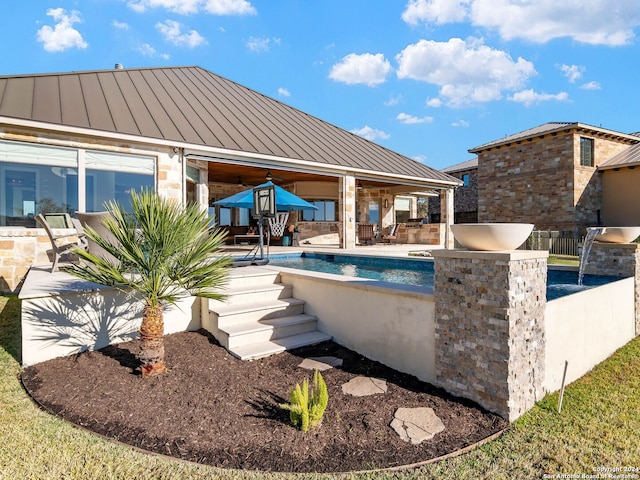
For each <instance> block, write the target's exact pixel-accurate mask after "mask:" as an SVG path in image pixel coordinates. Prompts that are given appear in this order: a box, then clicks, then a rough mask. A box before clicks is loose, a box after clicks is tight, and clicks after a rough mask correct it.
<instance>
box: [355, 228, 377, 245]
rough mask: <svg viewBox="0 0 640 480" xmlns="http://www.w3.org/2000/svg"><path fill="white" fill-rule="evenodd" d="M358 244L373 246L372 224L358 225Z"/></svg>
mask: <svg viewBox="0 0 640 480" xmlns="http://www.w3.org/2000/svg"><path fill="white" fill-rule="evenodd" d="M358 242H359V243H360V245H373V243H374V232H373V224H372V223H359V224H358Z"/></svg>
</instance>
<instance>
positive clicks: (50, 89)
mask: <svg viewBox="0 0 640 480" xmlns="http://www.w3.org/2000/svg"><path fill="white" fill-rule="evenodd" d="M60 109H61V102H60V85H59V77H55V76H53V75H51V76H46V77H38V78H36V79H35V83H34V88H33V119H34V120H38V121H41V122H48V123H61V122H62V118H63V117H62V112H61V110H60Z"/></svg>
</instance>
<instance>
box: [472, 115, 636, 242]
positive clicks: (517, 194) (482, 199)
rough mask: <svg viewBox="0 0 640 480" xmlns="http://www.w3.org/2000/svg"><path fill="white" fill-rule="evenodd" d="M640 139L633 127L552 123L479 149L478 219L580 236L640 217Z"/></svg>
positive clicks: (476, 148) (475, 151) (477, 149)
mask: <svg viewBox="0 0 640 480" xmlns="http://www.w3.org/2000/svg"><path fill="white" fill-rule="evenodd" d="M639 142H640V138H639V137H638V136H636V135H632V134H625V133H620V132H616V131H613V130H607V129H604V128H600V127H594V126H591V125H585V124H583V123H577V122H575V123H556V122H551V123H545V124H544V125H540V126H538V127H534V128H531V129H529V130H525V131H523V132H520V133H516V134H514V135H509V136H507V137H504V138H501V139H499V140H495V141H492V142H489V143H485V144H484V145H480V146H478V147H475V148H472V149H470V150H469V152H470V153H473V154H476V155H478V221H479V222H481V223H484V222H524V223H533V224H534V225H535V229H537V230H558V231H565V232H570V233H572V234H578V235H579V234H583V233H584V229H585V227H588V226H593V225H606V224H607V223H609V224H617V225H620V224H623V223H627V222H629V221H632V222H635V223H636V224H639V223H640V207H638V205H639V204H640V196H639V195H640V193H639V192H640V189H639V188H638V180H640V176H638V174H637V173H636V172H635V171H634V170H633V167H635V165H637V164H640V162H639V161H638V154H637V153H636V152H637V148H638V147H634V146H635V145H636V144H638V143H639ZM627 162H629V163H627ZM616 169H618V170H616Z"/></svg>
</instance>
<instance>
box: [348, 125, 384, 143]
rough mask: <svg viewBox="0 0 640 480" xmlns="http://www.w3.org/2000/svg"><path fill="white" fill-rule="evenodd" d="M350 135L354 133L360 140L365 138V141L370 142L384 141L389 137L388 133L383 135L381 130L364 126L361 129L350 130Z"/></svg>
mask: <svg viewBox="0 0 640 480" xmlns="http://www.w3.org/2000/svg"><path fill="white" fill-rule="evenodd" d="M351 133H355V134H356V135H359V136H361V137H362V138H366V139H367V140H371V141H372V142H373V141H375V140H378V139H379V138H380V139H383V140H386V139H387V138H389V137H390V135H389V134H388V133H385V132H383V131H382V130H376V129H375V128H371V127H370V126H369V125H365V126H364V127H362V128H355V129H353V130H351Z"/></svg>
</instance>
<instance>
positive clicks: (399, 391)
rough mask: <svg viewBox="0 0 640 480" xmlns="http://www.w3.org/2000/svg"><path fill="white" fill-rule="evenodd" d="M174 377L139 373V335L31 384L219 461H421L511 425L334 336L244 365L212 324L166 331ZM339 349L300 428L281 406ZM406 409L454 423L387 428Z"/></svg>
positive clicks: (136, 436) (142, 439) (361, 464)
mask: <svg viewBox="0 0 640 480" xmlns="http://www.w3.org/2000/svg"><path fill="white" fill-rule="evenodd" d="M165 348H166V360H167V365H168V366H169V368H170V369H171V370H170V371H169V373H167V374H164V375H160V376H158V377H155V378H151V379H142V378H141V377H140V375H139V374H138V372H137V367H138V363H137V361H136V358H135V355H136V354H137V353H138V351H139V342H138V341H137V340H134V341H131V342H126V343H121V344H118V345H112V346H109V347H107V348H104V349H102V350H99V351H95V352H84V353H81V354H78V355H75V356H72V357H66V358H58V359H54V360H50V361H47V362H43V363H40V364H37V365H35V366H32V367H29V368H26V369H25V370H24V372H23V373H22V382H23V384H24V386H25V388H26V389H27V390H28V392H29V393H30V394H31V396H32V397H33V398H34V399H35V400H36V401H37V402H38V403H39V404H40V405H42V406H43V407H44V408H45V409H46V410H48V411H50V412H52V413H54V414H56V415H58V416H60V417H62V418H64V419H66V420H68V421H69V422H72V423H74V424H77V425H80V426H82V427H85V428H88V429H90V430H92V431H94V432H97V433H99V434H101V435H104V436H106V437H110V438H114V439H117V440H119V441H121V442H124V443H127V444H130V445H133V446H135V447H139V448H142V449H145V450H149V451H151V452H157V453H161V454H165V455H171V456H174V457H177V458H181V459H184V460H190V461H194V462H198V463H203V464H209V465H214V466H217V467H222V468H234V469H249V470H261V471H279V472H346V471H357V470H369V469H379V468H388V467H396V466H400V465H408V464H414V463H419V462H424V461H426V460H428V459H432V458H436V457H439V456H442V455H445V454H449V453H451V452H454V451H457V450H460V449H462V448H464V447H466V446H469V445H472V444H474V443H476V442H478V441H480V440H482V439H484V438H486V437H488V436H490V435H492V434H494V433H496V432H499V431H500V430H502V429H504V428H506V426H507V422H506V421H505V420H503V419H502V418H500V417H498V416H497V415H494V414H491V413H488V412H487V411H485V410H483V409H481V408H479V407H478V406H477V405H475V404H473V403H471V402H467V401H463V400H460V399H456V398H453V397H451V396H449V395H447V394H446V393H445V392H444V391H442V390H440V389H437V388H435V387H433V386H431V385H429V384H426V383H424V382H421V381H419V380H417V379H416V378H415V377H413V376H411V375H406V374H403V373H399V372H397V371H395V370H393V369H390V368H388V367H386V366H384V365H382V364H380V363H378V362H375V361H372V360H369V359H367V358H364V357H362V356H361V355H359V354H357V353H356V352H354V351H351V350H349V349H346V348H344V347H342V346H340V345H337V344H336V343H334V342H324V343H322V344H319V345H315V346H311V347H303V348H299V349H297V350H293V351H289V352H286V353H281V354H278V355H274V356H271V357H268V358H264V359H260V360H255V361H250V362H248V361H240V360H238V359H236V358H234V357H233V356H231V355H230V354H229V353H228V352H227V351H226V350H225V349H224V348H222V347H221V346H220V345H219V344H218V343H217V341H216V340H215V338H213V337H212V336H211V335H209V334H208V333H207V332H206V331H204V330H200V331H198V332H182V333H177V334H173V335H167V336H166V337H165ZM319 356H336V357H339V358H342V359H343V361H344V363H343V365H342V366H341V367H338V368H333V369H330V370H326V371H324V372H322V375H323V377H324V379H325V382H326V383H327V387H328V390H329V405H328V407H327V410H326V412H325V415H324V418H323V421H322V425H321V426H320V428H318V429H315V430H311V431H309V432H307V433H306V434H305V433H302V432H301V431H299V430H297V429H296V428H294V427H293V426H292V425H291V424H290V421H289V412H287V411H285V410H283V409H281V408H280V407H279V405H280V404H282V403H286V402H288V401H289V391H290V389H291V387H292V386H294V385H295V384H296V383H302V380H304V379H305V378H308V379H309V380H311V379H312V377H313V372H312V371H309V370H305V369H301V368H299V367H298V365H299V364H300V362H301V361H302V360H303V359H304V358H306V357H319ZM361 375H364V376H371V377H377V378H382V379H385V380H386V381H387V382H388V391H387V392H386V393H385V394H377V395H372V396H367V397H354V396H351V395H344V394H343V393H342V384H344V383H346V382H348V381H349V380H350V379H352V378H354V377H356V376H361ZM399 407H431V408H433V409H434V411H435V414H436V415H437V416H438V417H440V419H441V420H442V422H443V423H444V425H445V427H446V429H445V430H444V431H443V432H441V433H438V434H437V435H436V436H435V437H434V438H432V439H431V440H428V441H425V442H423V443H422V444H420V445H412V444H411V443H408V442H405V441H403V440H401V439H400V437H399V436H398V435H397V434H396V432H395V431H394V430H393V429H392V428H391V427H390V423H391V420H392V419H393V414H394V412H395V410H396V409H397V408H399Z"/></svg>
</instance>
